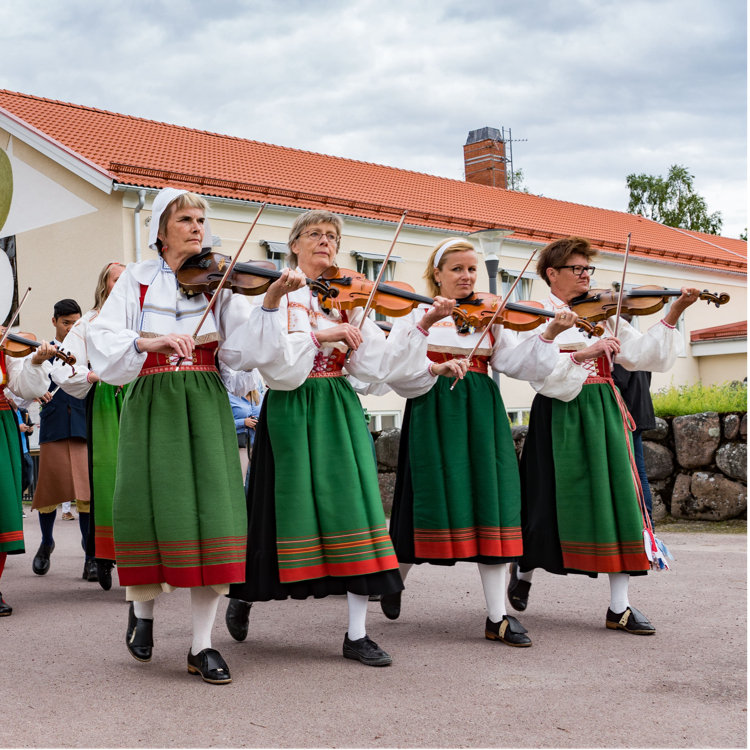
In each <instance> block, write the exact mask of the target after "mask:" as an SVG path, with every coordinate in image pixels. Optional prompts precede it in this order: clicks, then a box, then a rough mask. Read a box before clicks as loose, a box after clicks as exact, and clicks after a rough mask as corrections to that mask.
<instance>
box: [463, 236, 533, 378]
mask: <svg viewBox="0 0 750 750" xmlns="http://www.w3.org/2000/svg"><path fill="white" fill-rule="evenodd" d="M535 255H536V250H534V252H533V253H531V257H530V258H529V259H528V260H527V261H526V265H525V266H524V267H523V269H522V270H521V273H519V274H518V276H516V280H515V281H514V282H513V284H511V287H510V289H509V290H508V293H507V294H506V295H505V297H503V299H502V301H501V302H500V304H499V305H498V307H497V310H495V312H494V313H493V315H492V317H491V318H490V322H489V323H487V325H486V326H485V328H484V330H483V331H482V335H481V336H480V337H479V341H477V343H476V346H475V347H474V348H473V349H472V350H471V354H469V356H468V357H467V359H468V360H469V362H471V358H472V357H473V356H474V355H475V354H476V353H477V349H479V346H480V344H481V343H482V342H483V341H484V337H485V336H486V335H487V334H488V333H489V330H490V326H491V325H493V323H494V322H495V320H497V316H498V315H500V313H501V312H502V311H503V310H504V309H505V306H506V305H507V304H508V302H510V295H511V294H513V290H514V289H515V288H516V286H517V285H518V282H519V281H520V280H521V278H522V277H523V275H524V273H526V269H527V268H528V267H529V265H530V264H531V261H532V260H534V256H535ZM458 380H459V379H458V378H456V379H455V380H454V381H453V382H452V383H451V388H450V389H451V390H453V389H454V388H455V387H456V383H458Z"/></svg>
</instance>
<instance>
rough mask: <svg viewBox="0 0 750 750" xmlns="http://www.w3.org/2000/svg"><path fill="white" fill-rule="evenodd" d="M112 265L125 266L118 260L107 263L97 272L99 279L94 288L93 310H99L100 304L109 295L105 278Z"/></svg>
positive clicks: (107, 277)
mask: <svg viewBox="0 0 750 750" xmlns="http://www.w3.org/2000/svg"><path fill="white" fill-rule="evenodd" d="M114 266H120V268H125V264H124V263H119V262H118V261H112V262H111V263H107V265H106V266H104V268H102V270H101V272H100V273H99V279H98V280H97V282H96V289H95V290H94V310H101V309H102V305H103V304H104V303H105V302H106V301H107V297H108V296H109V292H108V291H107V279H109V272H110V271H111V270H112V268H113V267H114Z"/></svg>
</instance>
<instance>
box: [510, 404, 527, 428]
mask: <svg viewBox="0 0 750 750" xmlns="http://www.w3.org/2000/svg"><path fill="white" fill-rule="evenodd" d="M507 414H508V421H509V422H510V423H511V425H512V426H513V427H515V426H516V425H520V424H528V423H529V415H530V414H531V408H529V407H522V408H518V409H508V410H507Z"/></svg>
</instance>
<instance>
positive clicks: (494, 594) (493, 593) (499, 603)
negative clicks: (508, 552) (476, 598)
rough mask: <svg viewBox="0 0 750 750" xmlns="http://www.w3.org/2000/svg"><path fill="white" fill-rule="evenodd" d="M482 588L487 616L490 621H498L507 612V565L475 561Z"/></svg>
mask: <svg viewBox="0 0 750 750" xmlns="http://www.w3.org/2000/svg"><path fill="white" fill-rule="evenodd" d="M477 568H479V575H480V577H481V579H482V588H483V589H484V601H485V602H486V603H487V617H489V618H490V620H491V621H492V622H500V620H502V619H503V617H504V616H505V615H506V614H507V610H506V609H505V578H506V575H505V574H506V572H507V570H508V566H507V565H506V564H505V563H503V564H501V565H484V564H482V563H477Z"/></svg>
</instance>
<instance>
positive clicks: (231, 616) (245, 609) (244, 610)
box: [224, 599, 253, 641]
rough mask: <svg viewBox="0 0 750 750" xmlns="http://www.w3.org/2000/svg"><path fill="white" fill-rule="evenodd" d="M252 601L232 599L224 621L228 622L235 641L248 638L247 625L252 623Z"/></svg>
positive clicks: (230, 633)
mask: <svg viewBox="0 0 750 750" xmlns="http://www.w3.org/2000/svg"><path fill="white" fill-rule="evenodd" d="M252 606H253V605H252V602H243V601H242V599H230V600H229V604H228V605H227V611H226V614H225V615H224V622H226V624H227V630H228V631H229V635H231V636H232V638H234V640H235V641H244V640H245V638H247V627H248V625H249V623H250V608H251V607H252Z"/></svg>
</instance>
